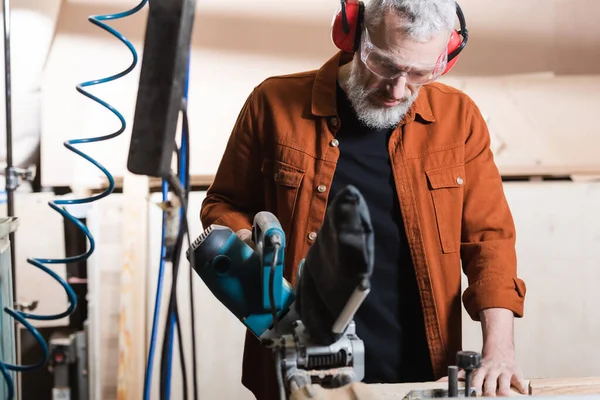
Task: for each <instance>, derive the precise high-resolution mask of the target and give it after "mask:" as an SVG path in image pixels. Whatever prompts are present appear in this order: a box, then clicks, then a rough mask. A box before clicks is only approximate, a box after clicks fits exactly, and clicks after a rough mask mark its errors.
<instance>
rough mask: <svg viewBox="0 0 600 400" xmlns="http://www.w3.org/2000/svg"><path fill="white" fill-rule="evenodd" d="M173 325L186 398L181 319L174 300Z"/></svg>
mask: <svg viewBox="0 0 600 400" xmlns="http://www.w3.org/2000/svg"><path fill="white" fill-rule="evenodd" d="M175 324H176V325H175V326H176V328H177V341H178V342H179V343H178V345H179V346H178V347H179V357H180V358H179V359H180V360H181V376H182V385H183V398H184V399H187V398H188V384H187V367H186V365H185V359H184V358H183V354H184V350H183V334H182V332H181V320H180V318H179V306H178V304H177V302H175Z"/></svg>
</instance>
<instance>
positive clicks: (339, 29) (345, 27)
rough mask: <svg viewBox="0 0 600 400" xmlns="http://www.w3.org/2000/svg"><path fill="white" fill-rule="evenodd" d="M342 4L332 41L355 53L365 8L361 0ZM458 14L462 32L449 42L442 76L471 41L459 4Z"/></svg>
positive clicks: (348, 51) (457, 32)
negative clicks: (446, 60)
mask: <svg viewBox="0 0 600 400" xmlns="http://www.w3.org/2000/svg"><path fill="white" fill-rule="evenodd" d="M341 3H342V4H341V9H340V12H339V13H338V14H337V15H336V16H335V18H334V19H333V25H332V27H331V39H332V40H333V43H334V44H335V45H336V46H337V48H339V49H340V50H342V51H343V52H346V53H354V52H356V51H357V50H358V47H359V46H360V34H361V29H362V21H363V16H364V9H365V6H364V4H363V2H362V1H360V0H341ZM456 14H457V16H458V20H459V22H460V31H453V32H452V35H451V37H450V40H449V42H448V64H447V65H446V69H445V70H444V72H443V73H442V75H443V74H447V73H448V72H449V71H450V70H451V69H452V67H454V65H455V64H456V62H457V61H458V56H459V54H460V52H461V51H462V50H463V49H464V48H465V46H466V45H467V41H468V40H469V33H468V31H467V24H466V21H465V16H464V14H463V12H462V10H461V8H460V6H459V5H458V3H456ZM461 36H462V39H461Z"/></svg>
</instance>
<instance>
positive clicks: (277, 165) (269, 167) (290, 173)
mask: <svg viewBox="0 0 600 400" xmlns="http://www.w3.org/2000/svg"><path fill="white" fill-rule="evenodd" d="M261 172H262V174H263V176H264V181H265V185H264V189H265V192H266V193H265V202H266V208H267V210H268V211H270V212H272V213H273V214H275V216H276V217H277V219H279V222H280V223H281V228H282V229H283V231H284V232H285V234H286V236H290V235H291V225H292V221H293V219H294V213H295V210H296V203H297V202H298V191H299V189H300V184H301V183H302V180H303V179H304V174H305V170H304V169H302V168H298V167H295V166H292V165H289V164H286V163H284V162H282V161H279V160H274V159H271V158H265V159H264V160H263V163H262V167H261ZM287 242H289V240H287ZM286 248H287V246H286Z"/></svg>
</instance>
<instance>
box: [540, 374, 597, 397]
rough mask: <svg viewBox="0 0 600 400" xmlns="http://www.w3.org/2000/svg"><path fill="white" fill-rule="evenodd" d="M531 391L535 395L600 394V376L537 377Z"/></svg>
mask: <svg viewBox="0 0 600 400" xmlns="http://www.w3.org/2000/svg"><path fill="white" fill-rule="evenodd" d="M529 393H530V394H531V395H534V396H540V395H545V396H560V395H566V394H580V395H584V394H600V378H596V377H590V378H563V379H536V380H533V381H531V382H530V384H529Z"/></svg>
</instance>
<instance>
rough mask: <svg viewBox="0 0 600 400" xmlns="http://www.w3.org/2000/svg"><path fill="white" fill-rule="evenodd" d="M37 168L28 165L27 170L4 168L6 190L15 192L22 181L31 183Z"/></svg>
mask: <svg viewBox="0 0 600 400" xmlns="http://www.w3.org/2000/svg"><path fill="white" fill-rule="evenodd" d="M36 172H37V167H36V166H35V165H30V166H29V167H27V168H17V167H10V168H6V190H11V191H14V190H17V188H18V187H19V186H20V185H21V183H22V182H23V181H29V182H31V181H33V180H34V179H35V174H36Z"/></svg>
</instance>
